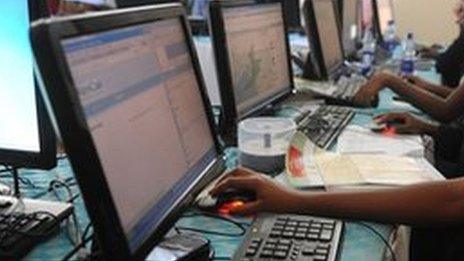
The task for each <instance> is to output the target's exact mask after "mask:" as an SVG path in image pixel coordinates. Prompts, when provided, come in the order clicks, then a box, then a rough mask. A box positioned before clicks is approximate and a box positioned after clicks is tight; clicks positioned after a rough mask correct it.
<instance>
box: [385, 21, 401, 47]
mask: <svg viewBox="0 0 464 261" xmlns="http://www.w3.org/2000/svg"><path fill="white" fill-rule="evenodd" d="M395 38H396V25H395V21H393V20H390V21H388V25H387V28H386V29H385V35H384V39H383V40H384V44H385V49H387V51H388V52H389V53H390V54H391V55H393V53H394V51H395V48H396V46H397V44H398V43H397V42H396V39H395Z"/></svg>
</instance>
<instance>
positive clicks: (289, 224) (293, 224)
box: [287, 221, 298, 227]
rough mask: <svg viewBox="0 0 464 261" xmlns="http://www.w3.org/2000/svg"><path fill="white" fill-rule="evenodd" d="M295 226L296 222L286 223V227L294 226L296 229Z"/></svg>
mask: <svg viewBox="0 0 464 261" xmlns="http://www.w3.org/2000/svg"><path fill="white" fill-rule="evenodd" d="M297 225H298V222H296V221H289V222H287V226H294V227H296V226H297Z"/></svg>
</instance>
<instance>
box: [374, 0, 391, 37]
mask: <svg viewBox="0 0 464 261" xmlns="http://www.w3.org/2000/svg"><path fill="white" fill-rule="evenodd" d="M388 2H389V3H390V10H391V14H392V19H393V20H395V10H394V6H393V1H392V0H388ZM378 3H379V0H372V11H373V12H372V14H373V16H374V17H373V22H374V31H375V34H376V35H377V38H378V42H379V43H384V42H385V39H384V35H383V33H382V26H381V25H380V15H379V13H380V11H379V4H378Z"/></svg>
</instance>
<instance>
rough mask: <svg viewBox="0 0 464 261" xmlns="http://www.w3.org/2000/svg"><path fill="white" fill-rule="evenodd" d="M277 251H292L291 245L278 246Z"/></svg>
mask: <svg viewBox="0 0 464 261" xmlns="http://www.w3.org/2000/svg"><path fill="white" fill-rule="evenodd" d="M276 249H277V250H280V251H288V250H290V246H289V245H278V246H277V247H276Z"/></svg>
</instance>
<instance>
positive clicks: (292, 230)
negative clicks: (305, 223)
mask: <svg viewBox="0 0 464 261" xmlns="http://www.w3.org/2000/svg"><path fill="white" fill-rule="evenodd" d="M286 231H291V232H295V231H296V227H293V226H290V227H285V229H284V232H286Z"/></svg>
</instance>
